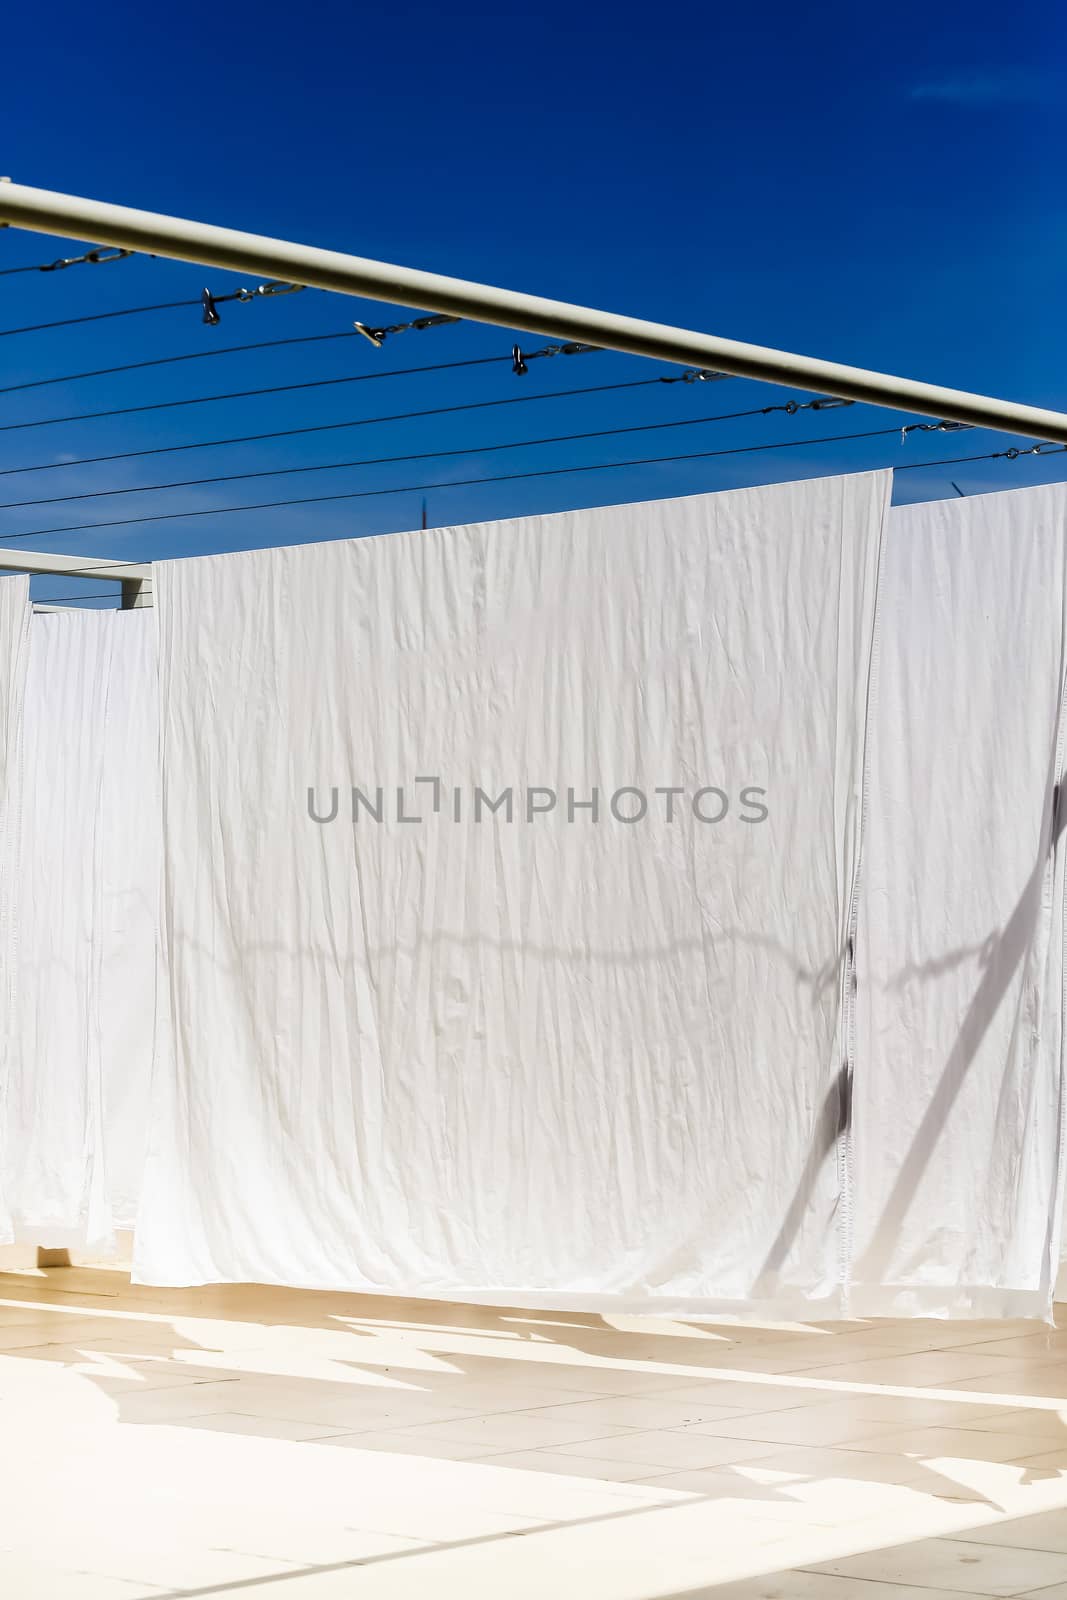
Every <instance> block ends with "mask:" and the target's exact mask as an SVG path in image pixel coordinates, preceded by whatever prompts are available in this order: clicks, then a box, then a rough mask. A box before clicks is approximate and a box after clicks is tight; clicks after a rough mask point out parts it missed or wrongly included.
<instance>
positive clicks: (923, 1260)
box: [850, 485, 1067, 1317]
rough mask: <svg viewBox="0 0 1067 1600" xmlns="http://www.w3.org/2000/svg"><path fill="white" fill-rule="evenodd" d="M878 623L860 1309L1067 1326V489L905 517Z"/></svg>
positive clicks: (868, 863) (863, 930) (864, 1008)
mask: <svg viewBox="0 0 1067 1600" xmlns="http://www.w3.org/2000/svg"><path fill="white" fill-rule="evenodd" d="M878 609H879V622H878V643H877V646H876V666H875V673H874V678H875V688H874V693H873V711H872V731H871V740H870V768H869V796H868V815H867V823H866V827H865V843H864V855H863V866H862V883H863V891H862V894H861V896H860V906H861V916H860V926H859V937H858V944H857V965H858V973H859V987H858V992H857V1007H856V1020H857V1036H856V1063H857V1065H856V1079H855V1095H854V1119H855V1120H854V1129H853V1150H852V1163H851V1165H852V1171H853V1173H854V1183H855V1188H854V1202H855V1210H854V1226H853V1246H852V1255H853V1268H852V1280H853V1282H852V1291H851V1297H850V1298H851V1305H852V1308H853V1310H854V1311H856V1312H857V1313H860V1314H867V1315H892V1316H901V1315H908V1314H914V1315H947V1316H968V1315H969V1316H978V1317H999V1316H1005V1317H1022V1316H1045V1315H1047V1314H1048V1312H1049V1310H1050V1304H1051V1295H1052V1284H1053V1278H1054V1258H1055V1256H1056V1253H1057V1245H1058V1226H1057V1225H1056V1219H1057V1218H1058V1214H1059V1202H1058V1185H1059V1183H1060V1166H1061V1154H1060V1151H1061V1143H1062V1119H1063V1075H1062V1063H1061V1045H1062V1023H1063V982H1062V976H1063V974H1062V966H1063V962H1062V955H1063V885H1062V877H1061V869H1060V868H1059V867H1058V866H1057V857H1056V856H1055V854H1054V852H1053V850H1052V838H1053V829H1054V817H1053V797H1054V791H1055V788H1056V785H1057V783H1059V782H1060V781H1061V775H1062V770H1063V766H1062V763H1063V755H1062V749H1061V741H1062V737H1063V729H1062V717H1063V690H1062V685H1063V681H1064V668H1065V651H1064V627H1065V609H1067V487H1064V486H1062V485H1056V486H1050V487H1047V488H1034V489H1024V490H1015V491H1012V492H1010V493H1006V494H988V495H982V496H979V497H977V498H973V499H966V500H962V499H960V500H944V501H939V502H936V503H934V504H928V505H916V506H910V507H905V508H900V509H896V510H894V511H893V512H892V513H891V515H890V519H889V535H888V539H887V545H886V557H885V562H884V570H883V581H882V589H881V594H880V598H879V608H878ZM1065 816H1067V814H1065V812H1064V810H1063V808H1062V807H1061V808H1060V823H1059V826H1060V827H1062V825H1063V821H1064V820H1065ZM1062 851H1063V844H1062V841H1061V844H1060V852H1059V854H1060V857H1061V858H1062Z"/></svg>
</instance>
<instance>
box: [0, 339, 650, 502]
mask: <svg viewBox="0 0 1067 1600" xmlns="http://www.w3.org/2000/svg"><path fill="white" fill-rule="evenodd" d="M499 360H500V357H499V356H485V357H482V358H480V360H479V361H476V362H473V363H471V364H472V365H475V366H477V365H480V364H482V363H483V362H485V361H499ZM455 365H456V363H454V362H448V363H446V368H449V367H454V366H455ZM438 370H445V369H443V368H434V367H402V368H400V369H398V371H397V372H390V373H367V374H365V376H366V377H368V378H371V377H399V376H401V375H402V374H406V373H413V372H433V371H438ZM353 381H357V380H353ZM664 381H665V380H664V379H663V378H662V377H659V378H631V379H628V380H627V381H626V382H624V383H597V384H592V385H589V386H587V387H585V388H578V389H551V390H548V391H547V392H546V393H544V394H512V395H504V396H501V397H499V398H497V399H495V400H467V401H464V402H462V403H458V404H456V405H450V406H432V407H431V408H429V409H428V410H424V411H398V412H395V413H394V414H393V415H391V416H383V417H353V418H349V419H347V420H345V421H343V422H316V423H309V424H305V425H304V426H303V427H299V428H274V429H271V430H270V431H269V432H266V433H241V434H236V435H233V436H232V437H230V438H226V439H194V440H192V441H190V442H189V443H186V444H161V445H153V446H152V447H151V448H149V449H145V450H123V451H119V452H117V453H116V454H114V455H102V456H78V457H76V458H74V459H73V460H70V461H41V462H35V463H33V464H31V465H30V466H24V467H0V477H3V478H6V477H13V476H14V475H15V474H17V473H20V472H54V471H57V470H59V469H60V468H62V467H86V466H92V465H95V464H96V463H99V462H103V461H134V460H137V459H139V458H141V457H144V456H162V455H170V454H174V453H175V452H177V451H179V450H212V449H215V448H216V447H217V446H219V445H227V444H259V443H261V442H262V441H263V440H265V439H293V438H296V437H297V435H299V434H310V433H334V432H336V431H337V430H338V429H341V428H365V427H369V426H370V425H371V424H372V423H376V422H409V421H412V420H414V419H415V418H418V417H444V416H453V415H455V414H457V413H458V412H461V411H484V410H488V409H489V408H490V407H493V406H517V405H530V404H532V403H534V402H536V401H540V400H563V399H569V398H570V397H571V396H572V395H585V394H607V393H611V392H614V391H618V390H620V389H647V388H651V387H652V385H654V384H659V383H663V382H664ZM670 381H673V380H670ZM57 420H60V419H57Z"/></svg>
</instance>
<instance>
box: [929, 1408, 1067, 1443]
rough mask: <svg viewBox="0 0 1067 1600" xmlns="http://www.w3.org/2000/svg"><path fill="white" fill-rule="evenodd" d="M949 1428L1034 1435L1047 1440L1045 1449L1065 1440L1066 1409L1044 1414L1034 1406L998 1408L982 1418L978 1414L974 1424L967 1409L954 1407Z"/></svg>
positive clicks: (1066, 1432) (1066, 1428) (1066, 1426)
mask: <svg viewBox="0 0 1067 1600" xmlns="http://www.w3.org/2000/svg"><path fill="white" fill-rule="evenodd" d="M952 1425H953V1427H960V1428H978V1429H980V1430H981V1432H982V1433H1029V1434H1038V1435H1039V1436H1040V1437H1041V1438H1043V1439H1046V1440H1047V1441H1048V1443H1047V1445H1046V1449H1048V1450H1051V1449H1052V1448H1053V1447H1054V1446H1055V1445H1057V1444H1058V1443H1059V1442H1060V1441H1061V1440H1067V1410H1063V1411H1056V1410H1052V1411H1046V1410H1044V1409H1040V1408H1038V1407H1036V1406H1030V1407H1028V1408H1026V1409H1022V1410H1020V1409H1015V1410H1008V1409H1006V1408H1002V1409H999V1410H997V1411H994V1412H989V1413H986V1414H985V1415H983V1414H982V1413H981V1411H979V1413H978V1420H977V1421H975V1420H974V1418H973V1413H972V1411H971V1408H970V1407H968V1408H967V1409H966V1410H960V1409H959V1408H957V1413H956V1415H955V1416H954V1417H953V1419H952Z"/></svg>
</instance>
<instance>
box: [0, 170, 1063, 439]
mask: <svg viewBox="0 0 1067 1600" xmlns="http://www.w3.org/2000/svg"><path fill="white" fill-rule="evenodd" d="M3 222H6V223H14V224H15V225H16V226H18V227H21V228H29V229H31V230H33V231H35V232H37V233H52V234H59V235H62V236H63V237H66V238H76V239H90V240H92V241H93V242H94V243H97V244H102V245H114V246H118V247H121V248H122V249H125V250H140V251H145V252H148V253H150V254H153V255H157V256H172V257H174V258H175V259H177V260H179V261H193V262H198V263H199V264H200V265H202V266H210V267H222V268H225V269H226V270H227V271H232V272H254V273H256V274H257V275H259V276H262V277H266V278H273V279H280V280H283V281H284V282H286V283H297V284H304V285H306V286H308V287H311V288H318V289H331V290H334V291H335V292H337V293H339V294H350V295H362V296H366V297H368V298H370V299H373V300H386V301H389V302H390V303H392V304H394V305H403V306H414V307H418V308H419V309H420V310H423V311H434V312H445V313H448V314H449V315H451V316H457V317H464V318H468V319H470V320H472V321H475V322H486V323H491V324H494V325H495V326H497V327H504V328H512V329H519V330H521V331H522V332H526V333H537V334H547V335H549V336H551V337H555V338H560V339H568V340H576V341H579V342H581V343H583V344H593V345H599V346H600V347H601V348H603V349H606V350H619V351H623V352H625V353H627V354H629V355H638V356H651V357H653V358H654V359H656V360H659V361H672V362H677V363H679V364H681V365H683V366H696V367H702V368H709V369H714V370H715V371H718V372H729V373H733V374H735V375H737V376H738V377H743V378H756V379H759V380H761V381H763V382H765V383H777V384H783V385H785V386H786V387H788V388H791V389H806V390H813V391H815V392H816V393H817V394H824V395H834V396H837V397H840V398H841V399H845V400H860V401H866V402H869V403H870V404H872V405H880V406H889V407H891V408H892V409H893V410H896V411H905V412H908V413H912V414H917V415H919V416H928V417H938V418H940V419H943V420H944V421H946V422H963V423H967V424H969V425H971V426H972V427H979V428H994V429H997V430H999V431H1001V432H1004V433H1015V434H1021V435H1023V436H1025V437H1026V438H1030V439H1049V440H1055V441H1058V442H1059V443H1061V444H1067V415H1065V414H1064V413H1063V412H1061V411H1046V410H1042V409H1041V408H1040V407H1038V406H1028V405H1020V404H1018V403H1016V402H1013V401H1009V400H996V399H992V398H990V397H989V396H986V395H977V394H968V393H966V392H965V391H964V390H961V389H943V388H939V387H938V386H937V385H936V384H932V383H920V382H918V381H917V380H915V379H912V378H894V377H890V376H888V375H887V374H885V373H881V372H867V371H865V370H864V369H863V368H861V367H848V366H842V365H841V364H840V363H838V362H836V361H822V360H819V359H818V358H816V357H814V356H800V355H791V354H789V353H788V352H786V351H782V350H769V349H765V348H763V347H762V346H760V345H754V344H742V343H740V342H738V341H737V340H735V339H720V338H717V337H716V336H714V335H712V334H708V333H694V332H691V331H690V330H688V329H685V328H673V327H669V326H667V325H666V324H664V323H658V322H643V321H641V320H640V319H638V318H636V317H624V316H618V315H616V314H614V313H613V312H608V311H594V310H591V309H589V308H588V307H585V306H574V305H568V304H567V303H566V302H564V301H560V300H542V299H539V298H538V297H537V296H535V295H529V294H520V293H518V292H516V291H514V290H510V289H494V288H489V287H487V286H486V285H485V284H478V283H467V282H464V281H463V280H462V279H460V278H446V277H442V276H440V275H439V274H438V273H434V272H421V271H418V270H416V269H414V268H411V267H396V266H389V265H387V264H386V263H384V262H381V261H369V260H365V259H364V258H362V257H360V256H350V255H342V254H341V253H339V252H338V251H335V250H320V249H316V248H314V247H313V246H310V245H300V244H291V243H288V242H286V241H285V240H282V239H269V238H263V237H261V236H259V235H257V234H252V233H239V232H237V231H236V230H235V229H233V228H217V227H213V226H211V225H209V224H207V223H202V222H187V221H183V220H182V219H181V218H179V217H166V216H161V215H157V214H156V213H154V212H151V211H134V210H131V209H129V208H128V207H126V206H114V205H107V204H104V203H103V202H102V201H98V200H84V199H80V198H78V197H77V196H74V195H64V194H53V193H51V192H50V191H49V190H47V189H30V188H26V187H24V186H23V185H22V184H16V183H11V182H10V181H4V180H0V223H3Z"/></svg>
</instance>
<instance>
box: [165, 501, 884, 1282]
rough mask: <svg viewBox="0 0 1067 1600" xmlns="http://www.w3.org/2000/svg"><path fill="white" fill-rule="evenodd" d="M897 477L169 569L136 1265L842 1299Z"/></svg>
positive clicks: (314, 1277) (175, 1271) (243, 1273)
mask: <svg viewBox="0 0 1067 1600" xmlns="http://www.w3.org/2000/svg"><path fill="white" fill-rule="evenodd" d="M889 484H890V479H889V475H888V474H886V473H874V474H864V475H860V476H856V477H846V478H837V479H830V480H825V481H820V482H808V483H799V484H785V485H777V486H773V487H769V488H759V489H744V490H736V491H731V492H728V493H724V494H719V495H705V496H700V497H695V498H691V499H682V500H673V501H664V502H659V503H653V504H646V505H637V506H621V507H616V508H611V509H606V510H594V511H582V512H575V513H568V514H564V515H560V516H550V517H534V518H529V519H526V520H523V521H519V522H501V523H496V524H490V525H485V524H483V525H478V526H472V527H461V528H449V529H440V530H435V531H432V532H428V533H420V534H407V535H393V536H390V537H388V538H367V539H361V540H353V541H349V542H344V543H335V544H325V545H311V546H302V547H298V548H290V549H274V550H261V551H255V552H250V553H242V554H236V555H227V556H217V557H207V558H204V559H198V560H189V561H181V562H172V563H166V562H165V563H161V564H160V565H158V566H157V568H156V595H157V604H158V608H159V628H160V671H161V703H162V724H161V737H162V752H163V792H164V862H165V868H164V872H165V879H164V916H163V939H164V947H165V962H166V968H167V984H166V987H167V991H168V996H169V1003H170V1014H171V1016H172V1018H173V1025H172V1027H171V1028H170V1029H169V1030H168V1029H164V1030H163V1033H164V1034H165V1035H166V1037H161V1041H160V1043H161V1050H160V1054H159V1056H158V1057H157V1074H158V1094H157V1097H156V1103H155V1115H154V1127H153V1133H152V1139H151V1154H150V1158H149V1167H148V1173H147V1176H146V1188H145V1194H144V1199H143V1204H142V1209H141V1214H140V1217H139V1221H138V1231H137V1239H136V1249H135V1275H136V1277H137V1278H138V1280H139V1281H141V1282H148V1283H158V1284H183V1283H195V1282H202V1281H209V1280H219V1279H222V1280H248V1279H251V1280H256V1281H260V1282H271V1283H283V1284H292V1285H300V1286H312V1287H324V1288H350V1289H360V1288H362V1289H381V1290H388V1291H393V1292H396V1291H401V1292H404V1293H413V1294H426V1295H441V1296H453V1297H456V1298H473V1299H480V1300H488V1301H493V1300H495V1301H498V1302H500V1301H506V1302H513V1303H514V1302H518V1303H528V1304H537V1303H548V1304H556V1305H559V1306H567V1305H580V1306H592V1307H595V1306H598V1305H614V1306H626V1305H634V1306H649V1305H651V1306H654V1307H661V1308H663V1309H676V1310H677V1309H690V1310H694V1311H695V1310H700V1309H706V1308H712V1307H721V1306H727V1305H732V1306H736V1307H750V1308H751V1307H753V1306H762V1307H770V1306H775V1307H779V1308H782V1307H808V1308H810V1307H812V1306H814V1305H820V1306H824V1307H832V1306H834V1305H836V1304H837V1303H838V1295H839V1289H840V1284H841V1278H842V1269H843V1261H842V1257H841V1243H842V1241H841V1235H840V1231H839V1227H838V1223H839V1200H840V1192H841V1191H840V1175H839V1160H838V1157H839V1154H840V1151H839V1148H838V1133H839V1127H840V1114H841V1068H842V1062H843V1054H844V1049H845V1041H844V1032H845V1030H844V1026H843V1016H842V1009H843V1007H842V962H843V955H844V949H845V944H846V935H847V928H848V922H849V909H850V901H851V894H852V886H853V871H854V864H855V849H856V829H857V816H858V793H859V785H860V775H861V767H862V745H863V730H864V719H865V698H866V688H867V672H868V664H869V653H870V646H871V637H872V629H873V610H874V597H875V590H876V578H877V568H878V560H879V550H880V543H881V535H882V528H883V522H884V518H885V514H886V506H887V500H888V493H889ZM420 779H421V780H426V779H437V780H439V784H438V785H435V784H433V783H431V782H426V781H422V782H419V781H417V780H420ZM353 785H356V786H358V787H360V788H361V789H362V791H363V792H364V794H365V795H366V796H367V798H368V799H369V800H370V801H371V803H372V804H377V801H378V796H377V790H378V789H379V788H380V789H381V791H382V794H381V808H382V820H381V821H380V822H378V821H375V820H374V818H373V816H371V815H370V813H369V812H368V810H367V808H366V807H361V808H360V809H359V812H358V820H356V821H353V820H352V809H351V802H350V791H351V788H352V786H353ZM711 786H715V787H716V788H718V789H721V790H722V791H724V794H725V797H726V799H727V802H728V807H729V809H728V811H727V813H726V815H725V816H723V817H722V820H721V821H717V822H716V821H714V820H705V821H701V820H699V819H698V818H697V816H695V815H694V811H693V804H694V800H695V802H696V804H697V806H698V807H699V809H700V810H701V811H702V813H703V815H704V816H705V817H706V818H709V819H711V818H714V817H715V816H716V815H718V813H719V812H720V811H721V809H722V799H721V798H720V797H718V796H717V795H716V794H714V793H711V792H708V793H704V794H703V795H699V794H698V791H701V790H710V789H711ZM478 787H480V788H481V789H482V790H483V792H484V794H485V795H487V796H489V797H490V798H492V799H493V800H499V797H500V795H501V793H502V791H504V790H506V789H511V791H512V803H513V807H514V809H513V814H512V816H511V818H510V819H509V818H508V816H507V812H506V806H505V804H504V802H503V801H501V802H500V806H499V809H498V810H496V811H495V812H493V811H490V810H489V809H488V807H487V805H486V804H485V803H484V802H483V803H482V806H481V816H480V819H479V818H478V816H477V815H476V813H475V794H474V791H475V789H476V788H478ZM624 787H628V789H629V791H630V792H627V793H625V794H622V795H619V794H618V793H617V791H620V790H622V789H623V788H624ZM309 788H313V789H314V792H315V809H316V811H317V813H318V814H319V815H320V816H327V815H328V814H329V812H330V809H331V790H332V789H333V788H336V789H337V791H338V814H337V816H336V818H335V819H334V820H332V821H321V822H320V821H315V820H313V819H312V817H311V816H310V815H309V806H308V799H307V796H308V790H309ZM398 788H400V789H401V790H402V794H401V796H400V797H399V803H398V795H397V790H398ZM594 788H595V789H596V790H597V791H598V802H599V807H600V814H599V817H598V818H597V819H596V820H594V818H593V817H592V815H591V813H590V811H589V810H588V809H582V808H581V802H583V801H584V802H588V801H589V800H590V798H591V795H592V791H593V790H594ZM671 788H673V789H676V790H678V791H681V792H680V793H678V794H676V795H674V796H673V802H672V797H671V796H668V795H664V794H657V792H656V791H657V790H659V789H671ZM569 789H572V790H573V791H574V794H573V797H571V798H573V801H574V802H575V806H574V808H573V812H572V811H571V808H570V805H569V799H568V790H569ZM635 789H636V790H639V791H640V794H639V795H635V794H634V793H633V792H632V791H633V790H635ZM744 789H750V790H753V791H757V790H758V791H765V797H764V798H763V799H762V800H761V799H760V797H759V796H758V795H756V796H755V797H754V796H753V795H752V794H750V795H749V796H748V805H747V806H746V805H745V803H744V800H743V797H742V793H741V791H742V790H744ZM545 790H552V791H554V792H555V794H556V795H557V797H558V800H557V803H556V805H555V807H554V809H551V810H547V809H546V810H545V811H540V810H536V809H535V810H534V812H533V814H532V816H531V817H530V820H527V818H528V813H527V806H528V805H530V804H531V803H532V805H533V806H534V807H535V808H536V807H539V806H542V805H543V806H546V807H547V805H548V801H547V797H546V795H545V793H544V791H545ZM456 791H458V792H459V796H460V799H459V816H458V819H457V815H456V797H455V796H456ZM613 797H614V799H615V808H616V810H617V811H618V812H619V813H621V814H622V815H623V816H624V817H625V816H631V815H633V814H635V813H636V812H637V811H639V810H640V806H641V801H642V798H644V800H645V801H646V802H647V805H648V811H647V814H646V815H645V816H644V817H643V819H641V820H639V821H632V822H629V821H624V820H619V819H618V817H616V816H615V815H613V814H612V808H611V801H612V798H613ZM669 803H673V806H674V815H673V820H668V819H667V807H668V804H669ZM761 804H762V805H765V807H766V810H767V816H766V818H765V820H756V817H757V815H758V808H759V806H760V805H761ZM435 807H436V809H435ZM572 815H573V820H571V816H572ZM414 816H418V817H419V818H421V820H419V821H410V820H404V819H405V818H410V817H414Z"/></svg>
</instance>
